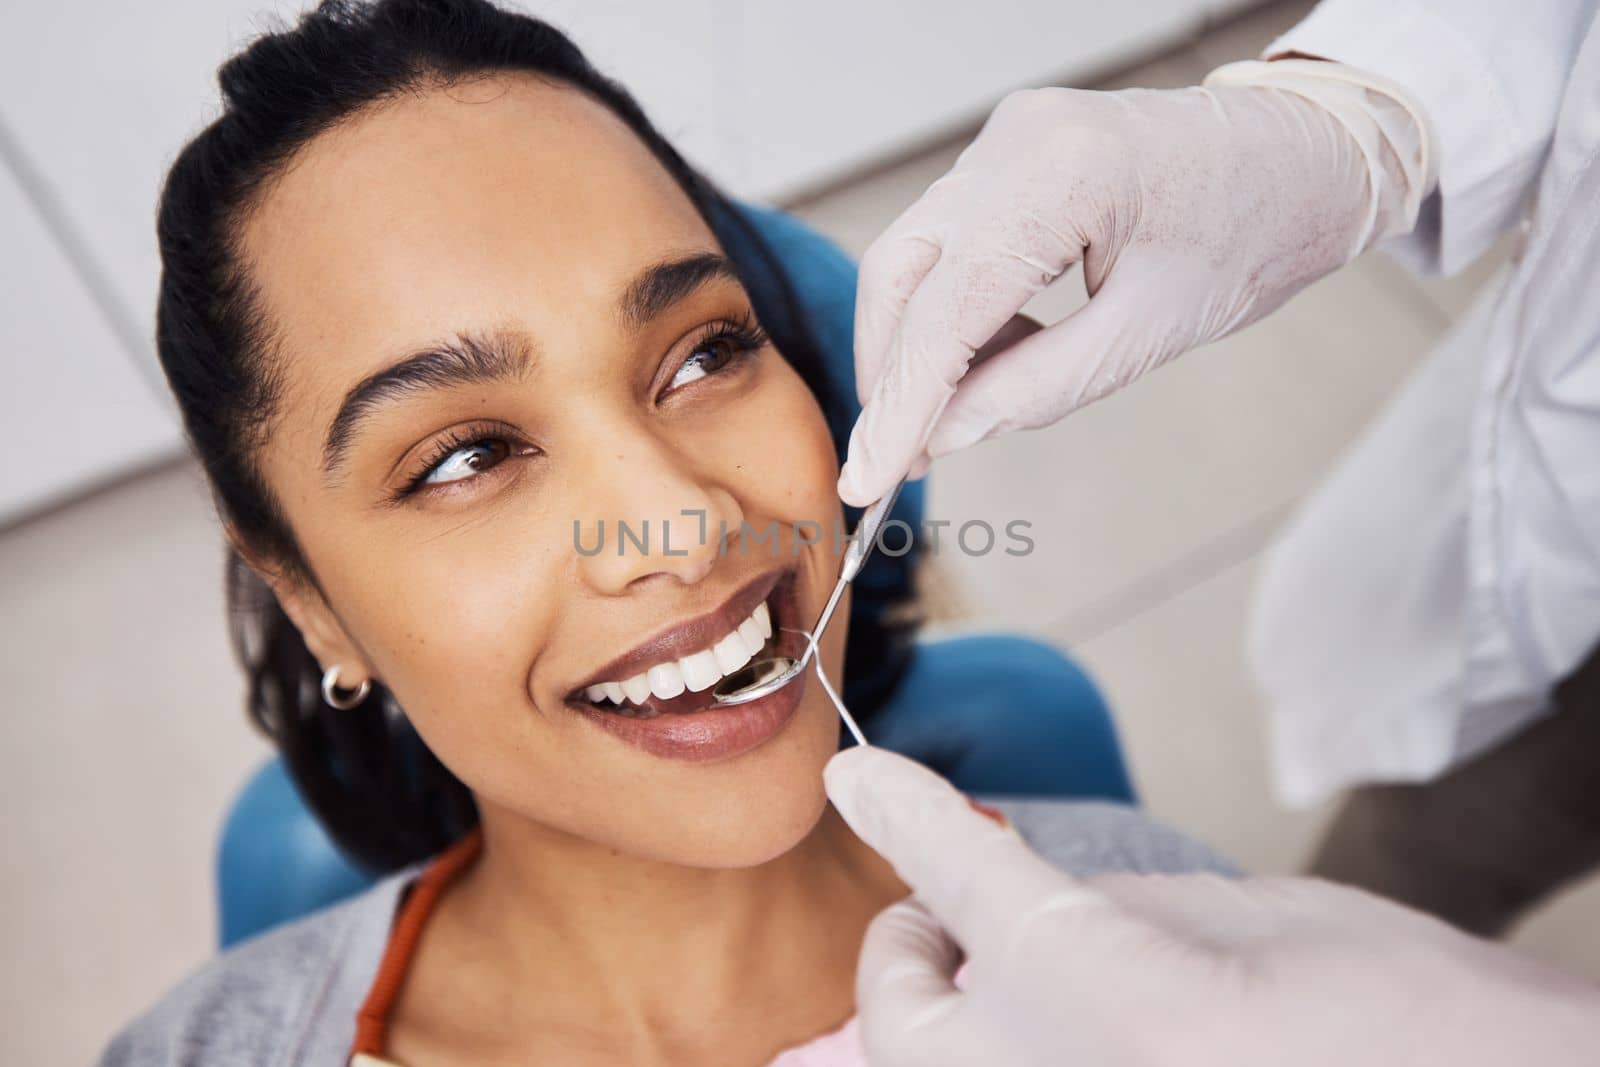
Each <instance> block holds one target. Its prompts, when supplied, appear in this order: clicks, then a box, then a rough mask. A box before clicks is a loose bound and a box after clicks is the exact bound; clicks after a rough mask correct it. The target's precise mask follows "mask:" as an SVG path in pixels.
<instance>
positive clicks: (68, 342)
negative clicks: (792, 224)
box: [0, 0, 1251, 524]
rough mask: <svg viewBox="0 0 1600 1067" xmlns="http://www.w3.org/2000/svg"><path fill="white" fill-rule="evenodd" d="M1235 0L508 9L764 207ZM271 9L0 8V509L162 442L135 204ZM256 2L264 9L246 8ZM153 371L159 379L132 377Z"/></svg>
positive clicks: (1192, 26) (153, 260) (166, 427)
mask: <svg viewBox="0 0 1600 1067" xmlns="http://www.w3.org/2000/svg"><path fill="white" fill-rule="evenodd" d="M1250 2H1251V0H1134V2H1130V3H1123V4H1105V3H1099V2H1093V0H986V2H985V3H983V4H981V5H974V4H971V3H966V2H962V0H921V2H916V3H912V2H888V0H880V2H862V0H855V2H851V0H813V2H810V3H805V4H797V3H781V2H777V0H761V2H741V0H654V2H646V0H632V2H626V0H524V3H523V6H524V7H526V8H528V9H529V10H533V11H535V12H536V13H539V14H541V15H543V16H545V17H547V18H550V19H551V20H552V21H554V22H556V23H557V24H559V25H561V26H563V27H564V28H566V29H567V30H568V31H569V32H571V33H572V34H573V36H574V37H575V39H576V40H577V41H578V43H579V44H580V45H582V46H583V47H584V48H585V49H586V50H587V51H588V52H589V54H590V56H591V57H592V58H593V59H594V61H595V62H596V64H597V65H599V66H600V67H601V68H602V69H603V70H606V71H607V72H609V73H612V74H614V75H615V76H616V77H618V78H619V79H621V80H622V81H623V82H624V83H625V84H627V85H628V86H629V87H630V88H631V89H632V90H633V91H634V92H635V94H636V95H637V96H638V98H639V99H640V100H641V101H642V102H643V103H644V105H645V107H646V109H647V110H648V111H649V112H650V114H651V116H652V117H653V118H654V119H655V120H656V121H657V123H658V124H659V125H660V126H661V127H662V129H663V130H664V131H665V132H666V133H667V134H668V135H669V136H670V137H672V138H673V140H674V141H675V142H676V143H677V144H678V145H679V147H680V148H681V149H682V150H683V151H684V152H685V153H686V154H687V155H688V156H689V157H690V158H691V159H692V160H694V161H695V162H696V163H697V164H699V165H700V166H701V167H703V168H704V169H705V170H706V171H707V172H708V173H710V174H711V175H712V176H713V177H715V178H717V179H718V180H720V181H721V182H722V183H723V184H724V185H725V186H726V187H727V188H729V189H730V190H732V191H734V192H736V193H738V194H740V195H743V196H747V197H754V198H761V199H782V198H785V197H790V196H793V195H795V194H797V193H800V192H803V191H805V190H808V189H812V188H816V187H818V186H819V185H823V184H825V183H827V182H829V181H832V180H836V179H837V178H839V177H842V176H845V175H847V174H849V173H851V172H853V171H856V170H859V169H860V168H863V167H865V166H868V165H870V164H872V163H873V162H876V161H879V160H883V159H885V158H889V157H892V156H893V155H894V154H896V153H897V152H899V151H901V150H903V149H905V148H906V147H909V146H911V145H914V144H916V143H918V142H921V141H925V140H927V139H929V138H930V137H935V136H938V135H940V134H941V133H944V132H948V131H952V130H954V129H957V128H960V127H962V126H964V125H968V124H970V123H972V122H975V121H976V120H978V119H979V118H980V117H981V116H982V115H983V114H984V113H985V112H986V111H987V109H988V108H989V107H991V106H992V105H993V103H994V102H995V101H996V100H998V99H999V97H1001V96H1002V95H1004V94H1005V93H1006V92H1007V91H1009V90H1011V89H1013V88H1017V87H1021V86H1024V85H1034V84H1045V83H1049V82H1062V81H1074V80H1082V79H1084V78H1088V77H1093V76H1094V75H1096V74H1099V73H1102V72H1105V71H1107V70H1109V69H1112V68H1114V67H1115V66H1117V65H1118V64H1120V63H1124V62H1126V61H1128V60H1130V59H1132V58H1135V57H1137V56H1139V55H1141V54H1145V53H1150V52H1153V51H1156V50H1158V49H1160V48H1162V47H1164V46H1167V45H1170V44H1173V43H1176V42H1177V41H1180V40H1183V39H1186V38H1189V37H1192V36H1193V35H1195V34H1196V33H1198V32H1199V30H1200V29H1201V27H1202V26H1203V25H1204V24H1205V23H1206V22H1207V21H1208V19H1214V18H1216V17H1217V15H1218V13H1219V12H1221V11H1223V10H1226V9H1237V8H1240V7H1244V6H1248V5H1249V3H1250ZM301 6H302V5H301V4H299V3H293V2H288V0H277V2H275V3H273V2H270V0H161V2H158V3H155V4H128V3H118V2H112V0H89V2H87V3H81V2H80V3H69V2H64V3H51V4H31V5H27V6H26V7H19V8H18V9H17V10H14V11H11V12H7V13H6V14H4V15H3V16H0V284H3V286H4V288H3V289H0V292H3V293H4V308H3V310H4V315H3V319H4V321H3V322H0V455H3V456H5V457H6V459H5V461H4V462H3V463H0V524H3V523H4V522H6V521H7V520H9V519H15V518H17V517H19V516H21V515H24V514H27V513H28V512H30V511H31V510H33V509H36V508H38V507H39V506H41V505H43V504H46V503H49V502H51V501H54V500H58V499H62V498H64V497H66V496H68V495H70V494H71V493H73V492H76V491H78V490H80V489H81V488H82V487H84V486H86V485H88V484H91V483H93V482H96V481H104V480H106V479H108V478H112V477H115V476H116V475H117V474H118V473H122V472H125V471H127V470H128V469H130V468H131V467H134V466H138V465H142V464H145V463H148V462H149V461H150V460H151V459H152V458H155V457H159V456H162V455H166V454H170V453H172V452H175V451H176V450H177V449H178V448H179V447H180V438H179V434H178V430H177V427H176V422H175V419H174V418H173V416H172V413H171V411H170V408H169V405H168V404H167V401H166V399H165V397H164V396H163V395H161V392H160V389H159V387H158V386H155V383H158V381H159V375H158V372H157V371H156V370H155V359H154V355H153V353H152V351H151V346H150V340H149V338H150V334H151V309H152V308H153V306H154V300H155V289H156V278H157V269H158V263H157V255H156V249H155V239H154V224H153V214H154V204H155V199H156V195H157V191H158V189H159V185H160V180H161V176H162V174H163V172H164V171H165V168H166V165H167V163H168V162H169V161H170V159H171V157H172V155H173V154H174V153H175V152H176V151H177V149H178V148H179V146H180V145H181V144H182V143H183V142H184V140H185V139H186V138H187V137H188V136H190V135H191V134H192V133H194V132H195V131H196V130H198V129H199V128H200V126H202V125H203V124H204V122H205V120H206V119H207V117H208V116H209V115H211V114H212V113H213V112H214V108H215V104H214V97H215V91H214V87H213V72H214V70H215V68H216V66H217V63H218V62H219V60H220V59H221V58H222V57H223V56H225V55H227V54H228V53H229V52H230V51H232V50H233V49H235V48H236V47H237V46H238V45H239V43H240V42H241V41H243V40H244V39H246V38H247V37H249V36H250V35H251V34H252V33H254V32H257V31H259V30H260V29H262V28H264V27H265V26H266V25H267V19H268V18H269V17H270V16H271V15H272V14H277V15H280V16H290V15H292V14H293V13H294V12H295V11H296V10H298V9H299V8H300V7H301ZM263 11H265V12H267V15H265V16H264V15H263V14H262V12H263ZM152 386H155V387H152Z"/></svg>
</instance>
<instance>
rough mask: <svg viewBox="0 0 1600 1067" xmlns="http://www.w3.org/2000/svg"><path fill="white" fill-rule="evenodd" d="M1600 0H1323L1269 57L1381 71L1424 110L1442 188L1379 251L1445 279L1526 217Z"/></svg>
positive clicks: (1270, 48)
mask: <svg viewBox="0 0 1600 1067" xmlns="http://www.w3.org/2000/svg"><path fill="white" fill-rule="evenodd" d="M1597 6H1600V0H1515V2H1511V3H1504V2H1489V3H1478V2H1473V0H1324V2H1323V3H1321V4H1318V5H1317V7H1316V10H1314V11H1313V12H1312V13H1311V14H1310V15H1309V16H1307V17H1306V19H1305V20H1304V21H1302V22H1300V23H1299V24H1298V25H1296V26H1295V27H1294V28H1293V29H1291V30H1290V31H1289V32H1288V33H1286V34H1284V35H1283V36H1282V37H1280V38H1278V39H1277V40H1276V41H1274V42H1273V43H1272V44H1271V45H1269V46H1268V48H1267V49H1266V51H1265V52H1263V53H1262V54H1263V56H1266V57H1272V56H1278V55H1282V54H1284V53H1286V52H1302V53H1305V54H1307V55H1311V56H1317V57H1320V58H1323V59H1331V60H1335V61H1337V62H1340V63H1344V64H1348V65H1349V66H1352V67H1357V68H1360V69H1362V70H1367V71H1371V72H1372V73H1374V74H1378V75H1382V76H1383V77H1386V78H1389V79H1391V80H1393V81H1395V82H1398V83H1399V84H1401V85H1403V86H1405V87H1406V88H1407V89H1408V90H1409V91H1410V92H1411V93H1412V94H1414V96H1415V97H1416V99H1418V100H1419V101H1420V102H1421V104H1422V105H1423V107H1424V108H1425V109H1426V110H1427V113H1428V118H1429V120H1430V122H1431V124H1432V126H1433V134H1434V137H1435V139H1436V143H1437V145H1438V148H1439V159H1438V175H1439V186H1438V190H1437V192H1435V193H1434V194H1433V196H1431V197H1430V198H1429V199H1428V201H1427V202H1426V203H1424V204H1423V208H1422V213H1421V217H1420V219H1419V221H1418V224H1417V228H1416V229H1415V230H1414V231H1413V232H1412V233H1411V234H1408V235H1406V236H1403V237H1396V238H1393V239H1391V240H1390V241H1389V242H1387V243H1386V244H1385V245H1384V246H1383V247H1384V248H1385V249H1386V250H1387V251H1389V252H1390V253H1391V254H1393V255H1394V256H1395V257H1396V258H1397V259H1399V260H1401V261H1402V262H1404V263H1406V264H1407V265H1408V266H1410V267H1412V268H1413V269H1415V270H1418V271H1423V272H1427V273H1445V274H1449V273H1452V272H1454V271H1457V270H1460V269H1461V268H1463V267H1465V266H1466V265H1468V264H1469V263H1471V262H1472V261H1473V260H1474V259H1476V258H1478V256H1479V255H1481V254H1482V253H1483V252H1484V251H1485V250H1486V249H1487V248H1488V247H1489V246H1490V245H1491V244H1493V243H1494V241H1495V239H1496V238H1497V237H1499V236H1500V235H1501V234H1503V233H1505V232H1506V231H1507V230H1509V229H1511V228H1513V227H1514V226H1516V225H1517V224H1518V223H1519V222H1520V221H1521V219H1522V217H1523V215H1524V213H1525V210H1526V206H1527V202H1528V198H1529V196H1530V195H1531V193H1532V191H1533V188H1534V184H1535V182H1536V181H1537V179H1538V175H1539V172H1540V170H1541V168H1542V166H1543V163H1544V159H1545V156H1546V154H1547V153H1548V152H1549V149H1550V140H1551V136H1552V134H1553V133H1554V130H1555V124H1556V116H1557V113H1558V111H1559V109H1560V106H1561V100H1562V95H1563V93H1564V92H1565V89H1566V84H1567V80H1568V77H1569V76H1570V74H1571V71H1572V65H1573V61H1574V59H1575V57H1576V55H1577V51H1578V46H1579V44H1580V43H1581V42H1582V39H1583V36H1584V30H1585V27H1587V26H1588V24H1589V23H1590V22H1591V21H1592V20H1593V19H1594V17H1595V11H1596V8H1597Z"/></svg>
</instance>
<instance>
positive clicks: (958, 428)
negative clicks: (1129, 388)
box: [927, 273, 1167, 459]
mask: <svg viewBox="0 0 1600 1067" xmlns="http://www.w3.org/2000/svg"><path fill="white" fill-rule="evenodd" d="M1145 291H1146V290H1145V289H1144V288H1143V287H1142V286H1140V285H1139V284H1138V283H1137V282H1135V281H1134V280H1133V278H1132V276H1131V273H1130V274H1120V273H1119V274H1114V275H1112V277H1111V278H1110V279H1108V280H1107V282H1106V284H1105V285H1104V286H1102V288H1101V290H1100V292H1099V293H1098V294H1096V295H1095V297H1094V298H1093V299H1091V300H1090V301H1089V302H1088V303H1087V304H1085V305H1084V306H1083V307H1081V308H1079V309H1078V310H1077V311H1076V312H1074V313H1073V314H1071V315H1069V316H1067V317H1066V318H1064V319H1062V320H1061V321H1060V322H1057V323H1055V324H1054V325H1053V326H1048V327H1046V328H1045V329H1043V330H1041V331H1040V332H1038V333H1035V334H1033V335H1032V336H1030V337H1025V338H1023V339H1022V340H1020V341H1018V342H1016V343H1015V344H1013V345H1012V346H1011V347H1010V348H1008V349H1006V351H1005V352H1004V353H1003V354H1002V355H1001V356H999V357H997V358H995V359H993V360H989V361H987V362H985V363H983V364H982V365H981V366H977V367H974V368H973V370H972V372H971V373H970V374H969V375H967V377H966V378H965V379H964V380H963V381H962V382H961V383H960V385H959V386H958V387H957V389H956V391H955V394H954V395H953V396H952V397H951V398H950V399H949V400H948V401H947V402H946V405H945V408H944V410H943V411H942V412H941V415H940V418H939V420H938V422H937V424H936V425H935V426H934V427H933V429H932V430H931V431H930V433H929V436H928V440H927V450H928V454H929V456H931V457H933V458H934V459H937V458H938V457H940V456H943V455H948V454H949V453H951V452H958V451H960V450H961V449H963V448H967V447H970V446H971V445H974V444H976V443H977V442H979V441H982V440H985V439H987V438H989V437H994V436H996V435H997V434H1000V433H1006V432H1009V431H1012V430H1024V429H1036V428H1038V427H1041V426H1048V425H1050V424H1051V423H1054V422H1056V421H1058V420H1060V419H1062V418H1064V417H1065V416H1066V415H1068V414H1070V413H1071V412H1073V411H1076V410H1077V409H1078V408H1081V407H1083V406H1085V405H1087V404H1090V403H1093V402H1094V401H1096V400H1099V399H1101V398H1102V397H1105V396H1108V395H1110V394H1111V393H1113V392H1115V391H1116V390H1118V389H1120V388H1122V386H1124V385H1127V384H1129V383H1130V382H1132V381H1134V380H1135V379H1137V378H1139V377H1140V376H1142V375H1143V374H1144V373H1145V372H1146V371H1148V370H1150V369H1152V368H1153V367H1155V366H1157V365H1159V364H1160V363H1161V362H1163V361H1164V360H1165V359H1166V358H1167V353H1166V351H1165V348H1164V346H1162V345H1160V344H1159V343H1157V342H1156V341H1155V340H1154V339H1153V338H1154V337H1155V336H1156V335H1155V334H1153V333H1152V332H1151V330H1150V328H1149V326H1150V314H1149V311H1148V309H1144V308H1140V307H1139V306H1138V304H1137V300H1138V297H1139V296H1140V295H1141V294H1142V293H1143V292H1145Z"/></svg>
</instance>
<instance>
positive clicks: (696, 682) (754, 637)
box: [583, 603, 772, 704]
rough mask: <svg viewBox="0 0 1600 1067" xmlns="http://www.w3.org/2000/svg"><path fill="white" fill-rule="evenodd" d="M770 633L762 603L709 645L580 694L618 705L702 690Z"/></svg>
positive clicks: (729, 671) (741, 663)
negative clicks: (723, 635)
mask: <svg viewBox="0 0 1600 1067" xmlns="http://www.w3.org/2000/svg"><path fill="white" fill-rule="evenodd" d="M771 636H772V615H771V614H770V613H769V612H768V611H767V605H766V604H765V603H762V604H757V605H756V610H755V611H753V612H751V613H750V617H749V618H747V619H745V620H744V621H743V622H741V623H740V624H739V625H738V627H737V628H736V629H735V630H734V631H733V632H732V633H730V634H728V636H726V637H724V638H723V639H722V640H720V641H718V642H717V643H716V644H715V645H713V646H711V647H710V648H708V649H702V650H701V651H699V652H691V653H690V654H689V655H687V656H684V657H683V658H681V659H676V660H673V661H672V662H670V663H658V664H656V665H655V666H654V667H651V668H650V669H649V670H646V671H642V672H640V673H639V674H636V675H634V676H633V677H632V678H624V679H622V680H621V681H620V682H601V683H600V684H599V685H591V686H589V687H588V688H586V689H585V690H584V691H583V695H584V696H586V697H588V698H589V699H590V700H592V701H594V702H595V703H597V704H598V703H600V702H601V701H603V700H609V701H611V703H613V704H621V703H622V701H623V699H624V698H626V699H628V700H630V701H632V702H633V703H635V704H642V703H644V701H645V699H646V698H648V697H649V696H650V695H651V694H652V693H654V694H655V695H656V696H658V697H660V698H661V699H662V700H670V699H671V698H672V697H675V696H677V695H679V694H680V693H682V692H683V691H684V690H685V689H687V690H689V691H690V692H693V693H699V692H703V691H704V690H707V689H710V688H711V687H712V686H714V685H716V684H717V683H718V682H719V681H721V680H722V679H723V677H724V676H726V675H729V674H732V673H733V672H734V671H736V670H738V669H739V668H740V667H743V666H744V665H745V664H746V663H749V662H750V659H751V657H753V656H754V655H755V654H756V653H757V652H760V651H761V647H762V646H763V645H765V644H766V642H767V638H769V637H771Z"/></svg>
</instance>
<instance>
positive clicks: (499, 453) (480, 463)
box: [421, 437, 511, 485]
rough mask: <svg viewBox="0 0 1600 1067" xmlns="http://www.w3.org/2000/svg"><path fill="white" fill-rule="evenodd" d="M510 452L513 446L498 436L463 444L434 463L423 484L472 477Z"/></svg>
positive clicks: (423, 479)
mask: <svg viewBox="0 0 1600 1067" xmlns="http://www.w3.org/2000/svg"><path fill="white" fill-rule="evenodd" d="M510 454H511V446H510V445H509V444H507V443H506V442H505V441H504V440H502V439H501V438H498V437H496V438H490V439H488V440H484V441H474V442H473V443H471V444H469V445H462V446H461V447H460V448H457V449H455V450H454V451H452V452H451V453H450V454H449V455H447V456H445V457H444V458H443V459H441V460H440V461H439V462H438V463H436V464H434V465H433V467H431V468H430V469H429V470H428V473H427V474H425V475H424V476H423V478H422V483H421V484H423V485H443V484H445V483H446V482H459V481H462V480H463V479H466V478H471V477H472V476H473V475H475V474H482V473H483V472H484V471H487V470H491V469H492V468H494V467H495V466H496V465H498V464H499V463H500V462H501V461H503V460H504V459H505V458H506V457H507V456H509V455H510Z"/></svg>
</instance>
